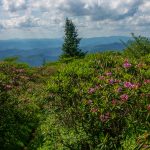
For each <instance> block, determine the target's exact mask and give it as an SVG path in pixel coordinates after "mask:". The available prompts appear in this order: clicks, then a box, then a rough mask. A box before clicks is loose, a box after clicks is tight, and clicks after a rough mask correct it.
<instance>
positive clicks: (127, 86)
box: [124, 82, 134, 88]
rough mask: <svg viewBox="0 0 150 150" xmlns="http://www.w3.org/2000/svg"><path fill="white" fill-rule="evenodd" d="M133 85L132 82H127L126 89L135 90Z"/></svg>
mask: <svg viewBox="0 0 150 150" xmlns="http://www.w3.org/2000/svg"><path fill="white" fill-rule="evenodd" d="M133 86H134V85H133V84H132V83H131V82H125V83H124V87H126V88H133Z"/></svg>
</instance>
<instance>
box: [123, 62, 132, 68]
mask: <svg viewBox="0 0 150 150" xmlns="http://www.w3.org/2000/svg"><path fill="white" fill-rule="evenodd" d="M131 66H132V65H131V64H130V63H129V62H128V60H126V61H125V62H124V64H123V67H124V68H130V67H131Z"/></svg>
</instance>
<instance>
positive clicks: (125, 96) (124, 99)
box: [120, 94, 129, 102]
mask: <svg viewBox="0 0 150 150" xmlns="http://www.w3.org/2000/svg"><path fill="white" fill-rule="evenodd" d="M120 98H121V100H122V101H124V102H126V101H127V100H128V99H129V96H128V95H127V94H123V95H121V96H120Z"/></svg>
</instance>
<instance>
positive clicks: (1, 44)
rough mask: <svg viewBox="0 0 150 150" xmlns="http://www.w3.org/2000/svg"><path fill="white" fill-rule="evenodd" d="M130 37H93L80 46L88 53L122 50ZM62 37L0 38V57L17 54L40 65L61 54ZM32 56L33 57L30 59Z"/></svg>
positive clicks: (27, 61)
mask: <svg viewBox="0 0 150 150" xmlns="http://www.w3.org/2000/svg"><path fill="white" fill-rule="evenodd" d="M129 39H130V38H129V37H125V36H111V37H94V38H84V39H82V40H81V43H80V47H81V48H82V49H83V50H84V51H88V52H89V53H94V52H99V51H105V50H122V49H123V48H124V45H123V44H122V43H121V40H122V41H124V42H127V41H128V40H129ZM62 44H63V39H11V40H0V59H4V58H6V57H13V56H18V57H19V58H20V61H23V62H26V63H29V64H30V65H32V66H40V65H41V64H42V63H43V59H44V60H46V61H55V60H57V59H58V57H59V56H60V55H61V53H62V51H61V47H62ZM32 58H33V59H32Z"/></svg>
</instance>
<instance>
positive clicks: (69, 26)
mask: <svg viewBox="0 0 150 150" xmlns="http://www.w3.org/2000/svg"><path fill="white" fill-rule="evenodd" d="M80 41H81V38H79V37H78V30H77V29H76V26H75V25H74V23H73V22H72V20H69V19H68V18H66V22H65V36H64V44H63V46H62V50H63V54H62V56H61V57H62V58H64V57H82V56H84V55H85V53H84V52H82V51H81V49H80V48H79V44H80Z"/></svg>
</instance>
